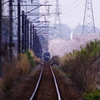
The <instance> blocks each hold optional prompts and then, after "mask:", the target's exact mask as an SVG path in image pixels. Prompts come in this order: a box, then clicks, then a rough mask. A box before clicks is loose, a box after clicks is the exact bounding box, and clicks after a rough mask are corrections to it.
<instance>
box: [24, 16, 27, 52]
mask: <svg viewBox="0 0 100 100" xmlns="http://www.w3.org/2000/svg"><path fill="white" fill-rule="evenodd" d="M26 36H27V15H25V41H24V42H25V52H26V49H27V48H26V42H27V41H26V39H27V37H26Z"/></svg>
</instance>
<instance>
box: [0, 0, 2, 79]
mask: <svg viewBox="0 0 100 100" xmlns="http://www.w3.org/2000/svg"><path fill="white" fill-rule="evenodd" d="M1 47H2V0H0V77H1V76H2V57H1V50H2V48H1Z"/></svg>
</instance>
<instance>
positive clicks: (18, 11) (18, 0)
mask: <svg viewBox="0 0 100 100" xmlns="http://www.w3.org/2000/svg"><path fill="white" fill-rule="evenodd" d="M17 4H18V9H17V14H18V54H19V53H21V43H20V36H21V35H20V0H17Z"/></svg>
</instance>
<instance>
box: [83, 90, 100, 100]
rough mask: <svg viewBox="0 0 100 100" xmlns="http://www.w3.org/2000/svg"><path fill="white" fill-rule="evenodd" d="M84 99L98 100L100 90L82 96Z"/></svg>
mask: <svg viewBox="0 0 100 100" xmlns="http://www.w3.org/2000/svg"><path fill="white" fill-rule="evenodd" d="M84 98H86V99H88V100H100V90H99V89H96V90H95V91H94V92H93V93H89V94H84Z"/></svg>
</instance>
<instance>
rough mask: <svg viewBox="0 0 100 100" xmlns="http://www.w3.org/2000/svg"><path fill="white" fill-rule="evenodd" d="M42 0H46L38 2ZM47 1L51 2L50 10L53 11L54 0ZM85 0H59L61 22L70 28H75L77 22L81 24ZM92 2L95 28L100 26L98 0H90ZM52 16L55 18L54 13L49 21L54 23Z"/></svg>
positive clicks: (99, 1)
mask: <svg viewBox="0 0 100 100" xmlns="http://www.w3.org/2000/svg"><path fill="white" fill-rule="evenodd" d="M44 1H46V0H40V2H44ZM48 1H49V3H48V4H52V7H51V8H50V12H51V13H54V12H55V1H56V0H48ZM85 1H86V0H59V5H60V6H59V9H60V12H61V13H62V14H61V15H60V19H61V23H63V24H67V25H68V26H69V27H71V28H72V29H73V28H75V27H76V26H77V25H78V23H79V24H81V25H82V24H83V18H84V9H85ZM90 1H91V0H90ZM92 4H93V13H94V21H95V26H96V27H97V28H100V24H99V20H100V19H99V18H100V13H99V9H100V0H92ZM41 9H42V8H41ZM40 11H41V10H40ZM54 18H55V16H54V15H52V17H50V21H51V22H52V23H54Z"/></svg>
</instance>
